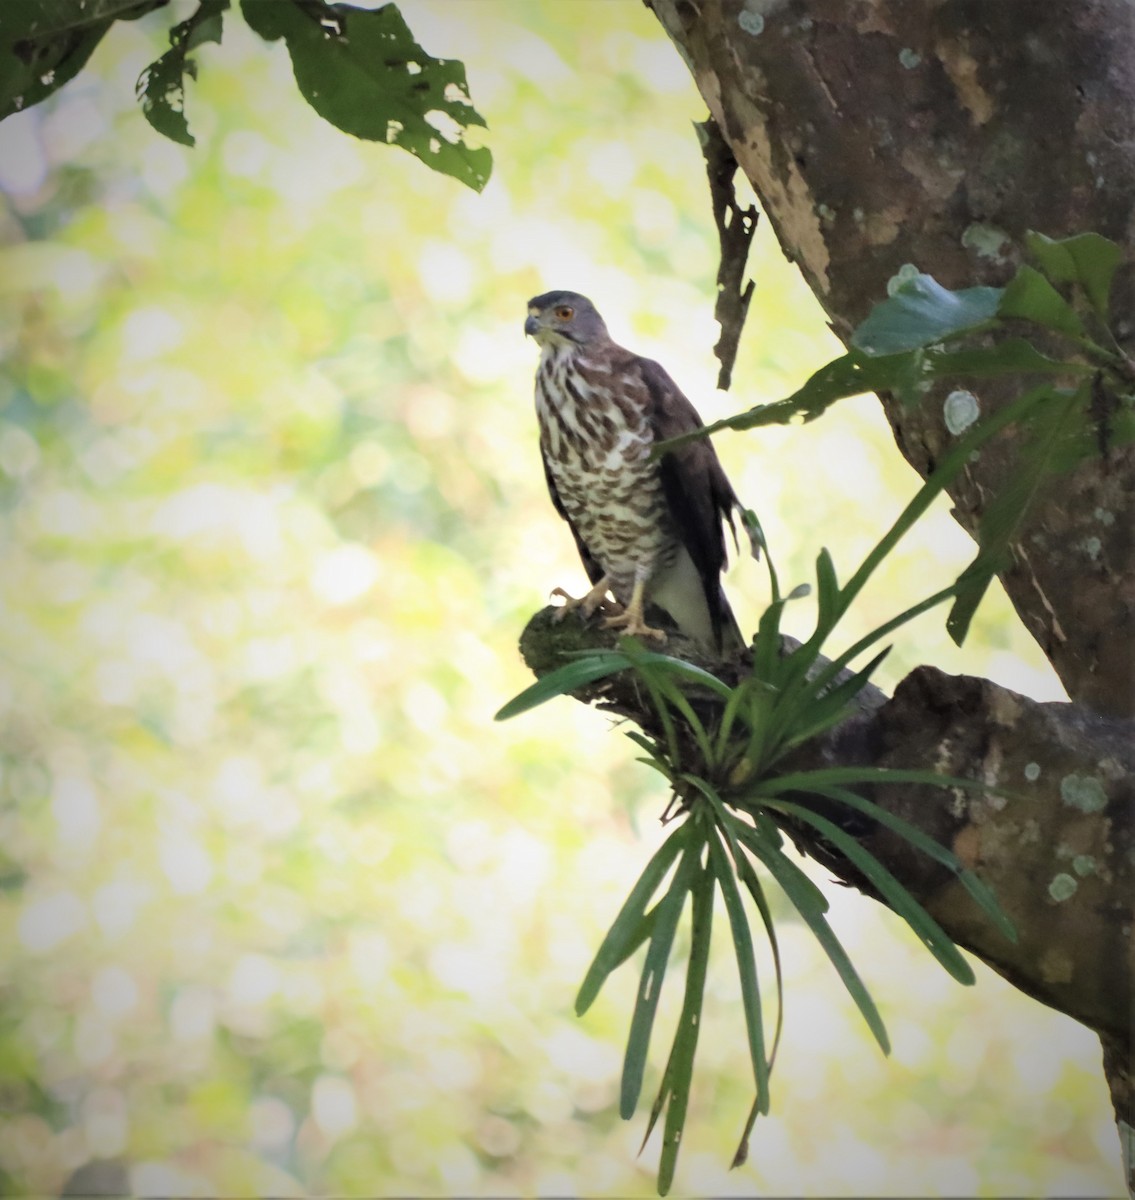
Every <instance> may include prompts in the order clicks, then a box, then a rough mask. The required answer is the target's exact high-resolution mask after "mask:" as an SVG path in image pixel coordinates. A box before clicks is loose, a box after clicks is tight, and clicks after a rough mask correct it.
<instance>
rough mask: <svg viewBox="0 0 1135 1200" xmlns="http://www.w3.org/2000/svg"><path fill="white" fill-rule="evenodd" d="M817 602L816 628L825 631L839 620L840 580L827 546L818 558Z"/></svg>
mask: <svg viewBox="0 0 1135 1200" xmlns="http://www.w3.org/2000/svg"><path fill="white" fill-rule="evenodd" d="M816 603H817V606H818V608H819V615H818V616H817V618H816V628H817V629H823V630H825V631H826V630H829V629H831V628H832V626H833V625H834V624H835V622H836V621H837V620H838V613H839V580H838V578H837V577H836V573H835V563H834V562H833V561H832V556H831V552H830V551H829V550H828V548H827V546H825V547H824V548H823V549H822V550H821V551H820V553H819V556H818V557H817V559H816Z"/></svg>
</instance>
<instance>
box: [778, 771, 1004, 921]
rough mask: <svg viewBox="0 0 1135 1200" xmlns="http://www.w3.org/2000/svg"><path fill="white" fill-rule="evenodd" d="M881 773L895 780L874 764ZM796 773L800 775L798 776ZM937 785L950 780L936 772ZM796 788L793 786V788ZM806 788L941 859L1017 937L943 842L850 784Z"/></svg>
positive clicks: (988, 893) (883, 779) (878, 779)
mask: <svg viewBox="0 0 1135 1200" xmlns="http://www.w3.org/2000/svg"><path fill="white" fill-rule="evenodd" d="M877 769H878V770H879V771H880V772H881V774H880V775H878V776H874V777H873V778H872V780H871V782H872V783H875V784H879V783H894V782H896V781H895V780H894V779H892V778H889V777H888V774H889V773H888V771H887V768H885V767H881V768H877ZM810 774H814V775H816V776H822V774H823V773H822V772H820V771H817V772H814V773H810V772H800V775H801V776H805V777H806V776H808V775H810ZM798 777H799V776H798ZM969 782H970V783H971V784H977V781H976V780H974V781H969ZM934 786H936V787H950V786H952V785H951V784H950V783H948V782H946V778H945V777H943V776H938V777H937V779H936V780H935V783H934ZM978 789H980V790H981V791H986V790H989V789H988V788H987V786H986V785H984V784H977V787H976V788H973V787H971V789H970V790H978ZM794 790H796V789H794ZM807 790H808V791H811V792H816V793H817V794H818V795H821V796H828V797H830V798H831V799H832V800H838V801H839V802H840V803H842V804H846V805H847V806H848V808H852V809H854V810H855V811H856V812H861V813H863V814H864V815H865V816H868V817H870V818H871V819H872V820H874V821H877V822H878V823H879V824H880V825H885V826H886V827H887V828H888V829H893V830H894V832H895V833H897V834H898V835H899V836H900V837H902V838H905V839H906V840H907V841H908V842H909V843H910V844H911V845H912V846H914V847H915V849H917V850H921V851H922V853H923V854H925V855H926V856H927V857H928V858H932V859H933V860H934V861H935V862H937V863H941V864H942V866H944V867H948V868H949V869H950V870H951V871H953V873H954V874H955V875H956V876H957V877H958V880H959V882H960V883H961V884H962V886H963V887H964V888H965V889H966V891H967V892H969V894H970V895H971V896H972V897H973V899H974V900H975V901H976V902H977V904H978V905H979V906H980V907H981V908H982V909H984V911H985V913H986V914H987V915H988V916H989V917H990V919H991V920H992V921H993V923H994V925H996V926H997V928H998V929H999V930H1000V931H1001V933H1003V934H1004V935H1005V937H1006V938H1007V939H1008V940H1009V941H1011V942H1016V941H1017V930H1016V927H1015V926H1014V924H1013V922H1012V921H1010V920H1009V918H1008V916H1007V915H1006V914H1005V911H1004V910H1003V909H1002V908H1001V906H1000V904H998V903H997V897H996V896H995V895H994V893H993V890H992V889H991V888H990V887H989V886H988V884H985V883H983V882H982V881H981V880H980V879H979V878H978V877H977V876H976V875H975V874H974V873H973V872H972V871H971V870H969V869H968V868H967V867H964V866H963V865H962V863H961V861H960V860H959V858H958V857H957V855H956V854H954V853H953V852H952V851H950V850H947V849H946V847H945V846H941V845H939V844H938V843H937V842H936V841H935V840H934V839H933V838H932V837H930V835H929V834H926V833H923V831H922V830H921V829H919V828H918V827H917V826H916V825H912V824H911V823H910V822H909V821H907V820H905V819H904V818H903V817H900V816H897V815H896V814H895V813H892V812H890V811H888V810H887V809H885V808H883V807H882V805H879V804H876V803H875V802H874V801H872V800H868V799H866V798H865V797H863V796H860V795H858V794H857V793H855V792H853V791H851V790H850V789H849V788H845V787H838V786H835V785H832V784H824V783H817V782H815V781H814V780H813V782H811V783H810V784H808V785H807Z"/></svg>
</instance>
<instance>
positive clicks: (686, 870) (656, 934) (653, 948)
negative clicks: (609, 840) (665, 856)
mask: <svg viewBox="0 0 1135 1200" xmlns="http://www.w3.org/2000/svg"><path fill="white" fill-rule="evenodd" d="M686 825H687V826H692V825H693V822H692V821H687V822H686ZM702 845H703V843H702V841H701V839H700V838H691V839H690V840H689V841H688V843H687V845H686V848H685V850H684V852H683V854H682V858H681V861H680V862H679V863H678V869H677V870H676V871H675V872H674V877H673V879H671V880H670V887H669V890H668V891H667V892H666V895H665V896H664V897H663V898H662V900H661V901H660V902H659V904H658V916H657V917H656V918H655V922H654V930H653V932H652V933H651V938H650V945H649V947H648V948H647V951H646V959H645V961H644V962H643V964H642V976H641V978H640V980H639V985H638V994H637V995H636V997H635V1007H634V1013H633V1015H632V1016H631V1031H630V1036H629V1037H628V1038H627V1049H626V1054H625V1055H624V1057H623V1077H622V1082H621V1085H620V1088H619V1114H620V1116H622V1118H623V1120H629V1119H630V1118H631V1117H632V1116H633V1115H634V1110H635V1106H636V1105H637V1104H638V1098H639V1094H640V1093H641V1092H642V1076H643V1072H644V1071H645V1070H646V1056H647V1053H648V1051H649V1050H650V1034H651V1031H652V1030H653V1028H654V1018H655V1015H656V1014H657V1012H658V999H659V997H660V996H661V994H662V981H663V979H664V977H665V975H666V965H667V963H668V962H669V961H670V948H671V947H672V946H673V944H674V933H675V931H676V930H677V928H678V921H679V919H680V917H681V915H682V907H683V905H684V904H685V902H686V894H687V892H688V891H689V890H690V885H691V883H692V879H693V875H694V872H695V871H696V869H697V863H698V856H699V855H700V853H701V849H702Z"/></svg>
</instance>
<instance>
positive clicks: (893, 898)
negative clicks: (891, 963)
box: [766, 799, 974, 984]
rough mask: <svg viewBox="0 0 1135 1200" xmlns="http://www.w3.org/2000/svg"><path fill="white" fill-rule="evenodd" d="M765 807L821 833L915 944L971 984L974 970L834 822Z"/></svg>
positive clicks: (783, 804) (781, 805)
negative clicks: (913, 937)
mask: <svg viewBox="0 0 1135 1200" xmlns="http://www.w3.org/2000/svg"><path fill="white" fill-rule="evenodd" d="M766 804H767V806H768V807H769V808H774V809H776V810H778V811H779V812H783V813H785V814H787V815H789V816H794V817H797V818H798V819H799V820H801V821H804V822H805V823H806V824H808V825H811V826H812V828H813V829H815V830H817V831H818V832H819V833H822V834H823V835H824V837H825V838H827V840H828V841H829V842H831V843H832V845H834V846H835V847H836V848H837V849H838V850H840V851H841V852H842V853H843V854H844V855H845V856H846V857H847V858H848V859H850V860H851V862H852V863H853V864H854V865H855V866H857V867H858V868H859V870H860V871H862V872H863V874H864V875H866V876H867V878H868V879H869V880H870V881H871V883H872V884H874V886H875V887H876V888H877V889H878V891H879V894H880V895H881V896H882V897H883V899H884V900H885V901H886V902H887V905H888V907H889V908H890V909H891V910H892V911H893V912H895V913H896V914H897V915H898V916H900V917H902V919H903V920H904V921H905V922H906V923H907V924H908V925H909V926H910V927H911V929H912V930H913V931H914V933H915V935H916V936H917V938H918V940H919V941H920V942H922V944H923V945H924V946H925V947H926V948H927V950H929V951H930V953H931V954H933V955H934V957H935V958H936V959H937V960H938V961H939V962H940V963H941V964H942V966H943V967H945V969H946V970H947V971H948V972H949V973H950V974H951V975H952V976H953V977H954V978H955V979H956V980H957V981H958V982H959V983H964V984H972V983H973V981H974V975H973V969H972V968H971V967H970V965H969V963H967V962H966V960H965V959H964V958H963V957H962V953H961V951H960V950H959V949H958V948H957V946H955V945H954V942H953V939H952V938H950V937H949V935H948V934H947V933H946V931H945V930H944V929H943V928H942V927H941V925H939V924H938V922H937V921H935V920H934V918H933V917H932V916H931V915H930V914H929V913H928V912H927V911H926V909H924V908H923V907H922V905H921V904H919V902H918V901H917V900H916V899H915V898H914V897H913V896H912V895H911V894H910V892H909V891H907V889H906V888H905V887H904V886H903V885H902V884H901V883H899V881H898V880H897V879H896V878H895V877H894V876H893V875H892V874H891V872H890V871H888V870H887V868H886V867H884V866H883V864H882V863H881V862H880V861H879V860H878V859H877V858H876V857H875V856H874V855H873V854H872V853H871V852H870V851H869V850H866V849H864V848H863V847H862V846H861V845H860V844H859V843H858V842H857V841H856V840H855V838H853V837H851V836H850V834H847V833H845V832H844V831H843V830H842V829H840V827H839V826H838V825H836V824H835V823H834V822H832V821H829V820H828V819H827V818H826V817H821V816H820V815H819V814H818V813H814V812H812V811H811V810H810V809H807V808H804V807H803V806H802V805H800V804H794V803H792V801H790V800H780V799H776V800H769V801H766Z"/></svg>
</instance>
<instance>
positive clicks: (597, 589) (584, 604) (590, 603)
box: [552, 575, 610, 621]
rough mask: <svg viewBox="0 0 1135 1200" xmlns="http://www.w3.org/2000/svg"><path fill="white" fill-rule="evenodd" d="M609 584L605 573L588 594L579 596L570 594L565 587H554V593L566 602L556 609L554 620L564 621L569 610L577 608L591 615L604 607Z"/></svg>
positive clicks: (588, 615)
mask: <svg viewBox="0 0 1135 1200" xmlns="http://www.w3.org/2000/svg"><path fill="white" fill-rule="evenodd" d="M609 585H610V580H609V579H608V577H607V576H606V575H604V576H603V578H602V579H600V580H599V582H598V583H597V584H596V585H595V586H594V587H593V588H592V589H591V591H589V592H588V593H587V595H586V596H581V597H578V598H577V597H575V596H569V595H568V594H567V592H565V591H564V589H563V588H553V589H552V595H553V596H559V597H561V598H562V599H563V602H564V603H563V605H562V606H561V607H560V608H558V609H556V615H555V616H554V617H553V618H552V619H553V620H554V621H562V620H563V619H564V617H566V616H567V615H568V613H569V612H574V611H575V609H577V608H578V609H580V610H581V611H582V612H583V615H584V617H590V616H591V614H592V613H594V612H595V610H596V609H598V608H602V607H603V602H604V600H605V599H606V596H607V588H608V586H609Z"/></svg>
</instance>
